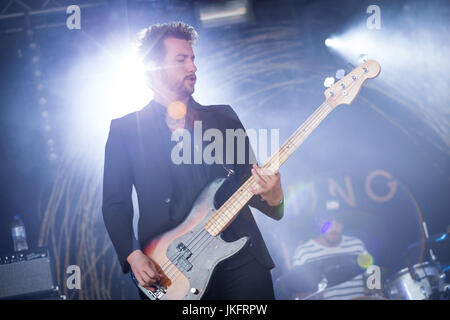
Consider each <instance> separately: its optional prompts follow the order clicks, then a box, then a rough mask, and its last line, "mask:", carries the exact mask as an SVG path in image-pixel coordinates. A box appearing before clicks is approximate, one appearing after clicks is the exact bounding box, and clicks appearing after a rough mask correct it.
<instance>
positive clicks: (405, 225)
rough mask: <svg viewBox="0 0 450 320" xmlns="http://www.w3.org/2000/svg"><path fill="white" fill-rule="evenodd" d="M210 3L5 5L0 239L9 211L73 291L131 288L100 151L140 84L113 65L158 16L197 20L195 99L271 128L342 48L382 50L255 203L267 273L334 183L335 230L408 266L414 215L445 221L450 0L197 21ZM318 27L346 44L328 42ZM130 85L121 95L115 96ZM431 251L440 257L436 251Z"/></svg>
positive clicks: (89, 294) (304, 108)
mask: <svg viewBox="0 0 450 320" xmlns="http://www.w3.org/2000/svg"><path fill="white" fill-rule="evenodd" d="M212 2H213V1H200V2H193V1H150V0H147V1H143V0H142V1H139V0H128V1H102V0H97V1H93V0H91V1H79V0H74V1H63V0H60V1H44V0H42V1H37V0H34V1H31V0H30V1H23V2H21V3H22V4H26V6H27V7H28V8H26V7H25V6H23V5H20V4H19V3H18V2H15V1H2V2H1V4H0V10H2V11H1V13H0V41H1V42H0V43H1V48H0V58H1V60H0V61H1V70H2V72H1V73H0V77H1V83H2V85H1V88H0V93H1V96H0V99H1V100H0V101H1V108H0V112H1V115H0V123H1V126H0V130H1V134H0V137H1V140H0V141H1V142H0V143H1V145H0V150H1V170H0V175H1V176H0V179H1V181H2V184H1V193H0V208H1V215H0V221H1V223H0V251H1V252H2V253H8V252H11V251H12V250H13V242H12V239H11V221H12V217H13V216H14V215H16V214H20V215H21V217H22V219H23V220H24V222H25V226H26V230H27V236H28V244H29V246H30V247H32V248H36V247H38V246H47V247H49V249H50V253H51V255H52V258H53V260H54V263H55V271H56V272H55V277H56V280H57V282H58V285H59V287H60V290H61V293H62V294H65V295H67V297H68V298H69V299H137V298H138V296H137V292H136V290H135V288H134V287H133V285H132V284H131V282H130V281H129V278H128V276H127V275H123V274H121V271H120V268H119V265H118V262H117V261H116V260H117V258H116V255H115V252H114V249H113V247H112V245H111V242H110V240H109V238H108V236H107V234H106V230H105V228H104V225H103V219H102V215H101V190H102V189H101V188H102V186H101V182H102V170H103V168H102V166H103V151H104V143H105V141H106V137H107V133H108V127H109V121H110V120H111V118H113V117H118V116H120V115H123V114H126V113H128V112H132V111H135V110H138V109H140V108H142V107H143V106H144V105H145V102H146V101H148V96H147V97H146V96H143V97H142V99H140V100H139V99H135V98H136V89H137V88H136V87H134V86H131V88H128V85H127V84H126V83H124V82H123V80H124V79H120V76H118V77H119V79H118V81H116V82H115V81H111V74H112V72H113V71H114V70H115V69H114V70H113V69H111V68H110V67H109V66H115V64H114V63H116V62H117V63H121V62H123V61H122V60H123V58H122V57H123V56H122V53H123V50H124V48H125V47H126V46H128V44H129V42H130V40H131V39H132V38H133V36H134V35H135V34H136V32H137V31H139V30H141V29H142V28H144V27H146V26H149V25H151V24H153V23H156V22H170V21H173V20H182V21H184V22H186V23H189V24H192V25H193V26H195V27H196V28H197V30H198V32H199V35H200V37H199V41H198V43H197V45H196V47H195V48H194V49H195V51H196V56H197V58H196V59H197V67H198V72H197V76H198V82H197V87H196V92H195V93H194V98H195V99H197V101H198V102H200V103H202V104H230V105H231V106H233V108H234V109H235V111H236V112H237V114H238V115H239V116H240V118H241V120H242V122H243V123H244V126H245V127H246V128H253V129H279V134H280V142H283V141H284V140H285V139H287V138H288V137H289V135H290V134H291V133H292V132H293V131H294V130H295V129H296V128H297V127H298V126H300V124H301V123H302V122H303V121H304V120H306V118H307V117H308V116H309V115H310V114H311V113H312V112H313V111H314V110H315V108H317V107H318V106H319V105H320V104H321V103H322V102H323V100H324V96H323V91H324V90H325V89H326V88H325V87H324V80H325V78H326V77H333V76H335V73H336V71H337V70H338V69H344V70H345V71H346V72H348V71H350V70H351V69H352V67H351V66H350V65H349V64H350V63H351V64H353V65H355V66H356V65H358V64H359V62H358V61H357V60H355V59H353V55H356V56H358V55H367V57H368V58H370V59H375V60H378V61H379V62H380V64H381V68H382V71H381V74H380V76H379V77H378V78H377V79H374V80H370V81H368V82H367V83H366V84H365V85H364V87H363V89H362V90H361V92H360V94H359V96H358V97H357V98H356V100H355V101H354V102H353V103H352V104H351V105H350V106H340V107H338V108H337V109H336V110H334V111H333V112H332V113H331V115H330V116H329V117H328V118H327V119H326V120H325V121H324V122H323V123H322V124H321V126H319V128H318V129H317V130H316V131H315V132H314V133H313V134H312V135H311V136H310V137H309V138H308V140H307V141H306V142H305V143H304V144H303V145H302V146H301V147H300V149H299V150H298V151H297V152H296V153H295V155H293V156H292V157H291V158H290V159H289V160H288V161H287V162H286V164H285V165H284V166H283V167H282V169H281V170H280V172H281V176H282V181H283V187H284V191H285V195H286V204H285V217H284V218H283V219H282V220H281V221H279V222H277V221H272V220H270V219H268V218H266V217H265V216H263V215H262V214H260V213H259V212H258V211H257V210H254V216H255V217H256V219H257V222H258V224H259V226H260V228H261V230H262V232H263V235H264V237H265V240H266V243H267V244H268V247H269V250H270V252H271V254H272V256H273V258H274V260H275V262H276V265H277V267H276V268H275V269H274V270H273V277H274V279H276V278H278V277H279V276H280V275H282V274H283V273H284V272H286V271H287V270H289V268H290V265H291V257H292V255H293V253H294V251H295V248H296V246H297V245H298V244H299V243H300V242H302V241H306V240H308V239H309V237H311V236H312V234H311V229H312V228H311V223H312V217H313V216H314V213H315V210H316V208H317V206H318V205H320V204H321V203H322V204H323V203H324V202H325V201H326V200H328V199H330V198H337V199H339V200H340V202H341V205H342V206H343V208H344V210H345V212H346V214H345V215H346V216H345V223H346V227H345V228H346V233H347V234H350V235H355V236H358V237H359V238H361V239H362V240H363V241H364V242H365V243H366V245H367V248H368V250H369V251H370V252H371V254H372V255H373V257H374V263H375V264H376V265H379V266H380V267H382V270H383V277H389V276H390V275H392V274H394V273H395V272H396V271H398V270H399V269H401V268H403V267H404V266H405V265H404V261H403V260H402V259H401V258H400V257H401V256H402V254H403V253H404V252H405V250H406V247H407V246H408V245H410V244H411V243H413V242H415V241H419V240H421V239H422V238H423V236H424V235H423V231H422V221H423V220H424V221H426V224H427V227H428V231H429V234H437V233H442V232H445V231H446V230H447V228H448V226H449V225H450V215H449V210H450V197H449V190H450V165H449V164H450V162H449V155H450V133H449V128H450V122H449V121H450V118H449V97H448V89H449V83H448V82H449V81H448V71H450V68H449V66H450V63H449V62H448V56H449V53H450V52H449V44H448V38H449V35H450V32H449V24H450V23H449V21H448V16H449V5H448V2H447V1H433V2H427V1H339V2H336V1H300V0H299V1H295V0H278V1H268V0H266V1H252V2H251V3H252V5H251V9H252V14H251V15H250V16H249V17H248V22H247V23H241V24H233V25H226V26H217V27H210V28H207V27H206V26H204V25H202V24H201V22H200V21H199V19H198V17H197V12H198V11H196V8H198V6H199V5H202V4H203V5H204V4H205V3H212ZM72 4H76V5H79V6H80V8H81V28H80V29H73V30H70V29H68V28H67V27H66V19H67V18H68V16H69V15H70V14H67V13H66V11H65V9H66V8H67V7H68V6H69V5H72ZM370 5H378V6H379V8H380V9H381V28H380V29H369V28H368V27H367V26H366V21H367V19H368V18H369V17H370V16H371V13H367V12H366V9H367V8H368V7H369V6H370ZM55 8H59V10H56V9H55ZM61 8H62V9H61ZM50 9H55V10H50ZM20 13H22V15H21V14H20ZM358 32H359V33H358ZM358 34H360V38H358ZM329 37H338V38H339V37H340V39H341V40H342V43H343V44H342V43H341V46H335V47H328V46H326V45H325V44H324V41H325V39H327V38H329ZM367 43H369V44H367ZM360 47H361V48H363V49H359V48H360ZM350 49H352V50H353V51H351V50H350ZM358 50H359V51H358ZM119 69H120V67H119ZM126 71H128V70H126ZM115 76H117V74H115ZM121 80H122V82H121ZM125 89H127V90H128V89H130V92H129V93H128V95H129V96H128V97H129V98H130V99H128V98H127V96H126V95H125V96H118V92H121V91H124V90H125ZM133 90H134V91H133ZM146 99H147V100H146ZM260 160H261V159H260ZM436 254H437V256H438V259H439V260H440V261H441V262H442V263H448V262H449V261H448V260H449V259H448V253H447V252H436ZM416 258H417V261H420V260H421V259H425V260H426V259H428V258H427V257H426V256H425V257H421V253H420V252H417V253H416ZM69 265H78V266H79V267H80V270H81V276H82V283H81V289H79V290H76V289H74V290H69V289H68V288H67V287H66V279H67V276H68V274H67V273H66V268H67V267H68V266H69ZM278 289H279V288H275V290H276V292H277V291H278Z"/></svg>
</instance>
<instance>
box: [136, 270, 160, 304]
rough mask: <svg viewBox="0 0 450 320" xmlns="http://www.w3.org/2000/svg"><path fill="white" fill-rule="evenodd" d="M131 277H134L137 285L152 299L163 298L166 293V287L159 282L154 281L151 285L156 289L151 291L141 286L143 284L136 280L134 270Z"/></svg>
mask: <svg viewBox="0 0 450 320" xmlns="http://www.w3.org/2000/svg"><path fill="white" fill-rule="evenodd" d="M131 279H133V281H134V283H135V284H136V286H137V287H138V288H139V289H140V290H141V291H142V292H143V293H144V294H145V295H146V296H147V297H148V298H149V299H150V300H161V298H162V297H163V296H164V295H165V294H166V289H164V287H163V286H162V285H160V284H159V283H154V284H153V285H151V287H152V288H153V289H154V290H155V291H151V290H148V289H146V288H144V287H143V286H141V284H140V283H139V281H137V280H136V278H135V277H134V274H133V272H131Z"/></svg>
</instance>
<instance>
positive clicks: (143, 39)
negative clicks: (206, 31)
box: [138, 21, 198, 63]
mask: <svg viewBox="0 0 450 320" xmlns="http://www.w3.org/2000/svg"><path fill="white" fill-rule="evenodd" d="M138 37H139V47H138V50H139V54H140V56H141V58H142V61H143V62H156V63H160V62H162V60H163V59H164V57H165V55H166V48H165V46H164V40H165V39H167V38H170V37H173V38H177V39H183V40H187V41H189V42H190V43H191V44H192V45H193V44H194V43H195V41H196V40H197V38H198V34H197V31H195V29H194V28H193V27H192V26H190V25H188V24H186V23H184V22H180V21H177V22H172V23H164V24H154V25H151V26H150V27H148V28H146V29H144V30H142V31H141V32H139V34H138Z"/></svg>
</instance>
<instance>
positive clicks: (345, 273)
mask: <svg viewBox="0 0 450 320" xmlns="http://www.w3.org/2000/svg"><path fill="white" fill-rule="evenodd" d="M449 238H450V233H444V234H438V235H435V236H431V237H428V238H427V239H425V240H423V241H419V242H416V243H413V244H412V245H410V246H409V247H408V248H407V250H406V252H405V256H404V258H405V261H410V260H409V259H408V258H407V256H408V255H410V254H411V252H414V251H417V249H421V250H429V251H430V256H431V261H424V262H421V263H416V264H413V265H408V263H406V267H405V268H403V269H401V270H400V271H398V272H396V273H395V274H394V275H393V276H391V277H389V278H388V279H386V280H385V281H384V282H383V284H382V286H381V289H380V290H375V291H374V292H376V294H374V295H371V296H362V297H360V298H356V299H357V300H449V298H450V285H449V284H448V283H447V282H446V279H445V272H447V271H449V269H450V267H449V266H445V265H442V264H440V263H439V262H438V261H437V260H436V257H435V256H434V254H433V252H432V250H446V252H448V249H449V247H450V246H449V243H450V241H449ZM364 273H365V269H364V268H362V267H361V266H360V265H359V264H358V256H355V255H349V254H342V255H334V256H331V257H330V256H328V257H326V258H322V259H317V260H314V261H313V262H310V263H306V264H304V265H301V266H296V267H294V268H292V269H291V270H290V271H289V272H287V273H285V274H284V275H282V276H281V277H279V278H278V279H277V280H276V283H275V285H276V287H277V288H278V291H279V293H280V296H279V298H281V299H296V300H310V299H320V297H321V296H322V295H321V294H323V293H324V292H326V290H327V289H330V288H332V287H333V286H335V285H338V284H340V283H343V282H346V281H349V280H351V279H353V278H354V277H356V276H358V275H360V274H364Z"/></svg>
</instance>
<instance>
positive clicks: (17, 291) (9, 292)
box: [0, 248, 58, 299]
mask: <svg viewBox="0 0 450 320" xmlns="http://www.w3.org/2000/svg"><path fill="white" fill-rule="evenodd" d="M55 291H58V287H57V286H55V283H54V281H53V276H52V268H51V262H50V257H49V254H48V250H47V248H39V249H37V250H27V251H20V252H15V253H12V254H8V255H3V256H0V299H27V298H28V299H30V298H33V296H43V295H46V294H51V293H52V292H53V293H54V292H55Z"/></svg>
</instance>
